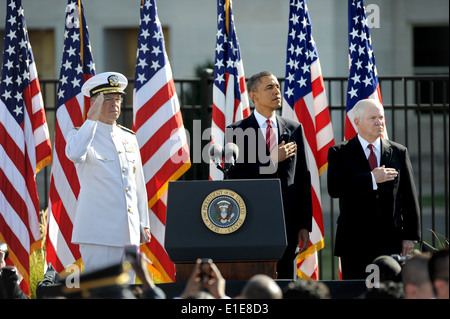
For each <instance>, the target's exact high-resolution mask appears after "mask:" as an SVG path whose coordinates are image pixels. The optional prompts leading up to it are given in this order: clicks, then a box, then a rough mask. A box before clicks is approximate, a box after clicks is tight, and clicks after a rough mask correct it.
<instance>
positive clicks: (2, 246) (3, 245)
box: [0, 242, 9, 260]
mask: <svg viewBox="0 0 450 319" xmlns="http://www.w3.org/2000/svg"><path fill="white" fill-rule="evenodd" d="M0 251H2V252H4V253H5V258H4V259H5V260H6V258H8V255H9V251H8V246H7V245H6V243H2V242H0Z"/></svg>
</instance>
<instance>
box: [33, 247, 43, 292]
mask: <svg viewBox="0 0 450 319" xmlns="http://www.w3.org/2000/svg"><path fill="white" fill-rule="evenodd" d="M44 264H45V251H44V249H43V248H41V249H38V250H36V251H35V252H34V253H33V254H31V255H30V292H31V298H32V299H36V286H37V284H38V282H40V281H41V280H42V279H44Z"/></svg>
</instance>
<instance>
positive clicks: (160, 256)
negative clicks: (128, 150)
mask: <svg viewBox="0 0 450 319" xmlns="http://www.w3.org/2000/svg"><path fill="white" fill-rule="evenodd" d="M133 130H134V131H135V132H136V137H137V140H138V144H139V147H140V151H141V157H142V166H143V170H144V177H145V183H146V189H147V196H148V201H149V203H148V207H149V218H150V225H151V226H150V227H151V232H152V240H151V242H150V243H149V244H146V245H142V247H141V249H142V250H143V251H144V252H145V253H146V254H147V255H148V257H149V258H150V260H151V261H152V262H153V265H154V266H155V268H156V270H157V271H158V272H159V273H157V274H156V275H157V276H161V280H162V281H164V282H170V281H174V280H175V267H174V264H173V263H172V262H171V260H170V259H169V257H168V255H167V252H166V251H165V249H164V236H165V225H166V207H167V187H168V183H169V181H173V180H177V179H178V178H179V177H180V176H181V175H183V174H184V173H185V172H186V171H187V170H188V169H189V167H190V165H191V164H190V157H189V146H188V143H187V137H186V132H185V128H184V124H183V118H182V115H181V111H180V105H179V101H178V96H177V94H176V90H175V84H174V80H173V76H172V71H171V68H170V64H169V62H168V61H167V62H166V65H165V66H164V67H163V68H161V69H160V70H159V71H158V72H157V73H156V74H155V75H154V76H153V77H152V78H151V79H150V80H149V81H148V82H147V83H146V84H144V85H143V86H142V87H141V88H140V89H139V90H136V89H134V91H133Z"/></svg>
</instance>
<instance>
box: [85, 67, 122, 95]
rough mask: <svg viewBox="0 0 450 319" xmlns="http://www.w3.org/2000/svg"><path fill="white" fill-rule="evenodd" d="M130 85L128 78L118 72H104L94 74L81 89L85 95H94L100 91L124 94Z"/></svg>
mask: <svg viewBox="0 0 450 319" xmlns="http://www.w3.org/2000/svg"><path fill="white" fill-rule="evenodd" d="M127 85H128V80H127V78H126V77H125V76H124V75H123V74H120V73H118V72H104V73H100V74H97V75H94V76H93V77H91V78H90V79H89V80H87V81H86V82H85V83H84V84H83V86H82V87H81V91H82V92H83V94H84V95H85V96H89V97H92V96H94V95H96V94H98V93H103V94H112V93H120V94H124V93H125V92H124V91H123V90H125V88H126V87H127Z"/></svg>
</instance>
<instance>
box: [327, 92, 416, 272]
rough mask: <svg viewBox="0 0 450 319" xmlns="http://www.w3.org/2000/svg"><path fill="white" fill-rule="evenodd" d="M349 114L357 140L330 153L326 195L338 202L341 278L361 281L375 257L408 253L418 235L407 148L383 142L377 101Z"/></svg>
mask: <svg viewBox="0 0 450 319" xmlns="http://www.w3.org/2000/svg"><path fill="white" fill-rule="evenodd" d="M353 112H354V116H355V118H354V123H355V125H356V128H357V130H358V134H357V136H355V137H354V138H352V139H350V140H347V141H344V142H343V143H340V144H338V145H335V146H333V147H331V148H330V149H329V151H328V193H329V194H330V196H331V197H334V198H339V208H340V215H339V218H338V220H337V223H338V226H337V230H336V242H335V251H334V254H335V256H340V258H341V267H342V277H343V279H365V278H366V277H367V276H368V275H369V273H366V267H367V265H368V264H371V263H372V261H373V260H374V259H375V258H376V257H378V256H380V255H391V254H402V255H407V254H409V253H410V252H411V251H412V249H413V248H414V241H418V240H420V237H421V232H420V220H419V205H418V200H417V195H416V187H415V184H414V175H413V169H412V165H411V161H410V158H409V155H408V150H407V148H406V147H404V146H403V145H400V144H398V143H395V142H393V141H390V140H387V139H384V138H382V137H381V136H382V133H383V132H384V125H385V121H384V110H383V106H382V105H381V104H380V103H379V102H377V101H375V100H371V99H365V100H361V101H359V102H358V103H357V104H356V105H355V106H354V108H353ZM371 149H372V150H371ZM371 162H372V164H371ZM369 272H370V271H369Z"/></svg>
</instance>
